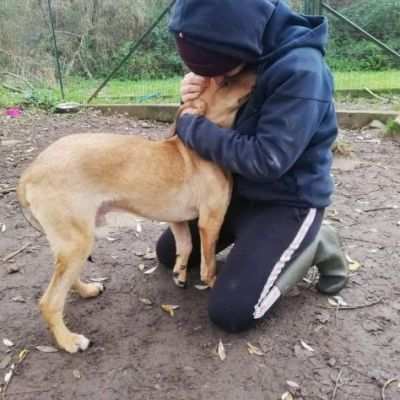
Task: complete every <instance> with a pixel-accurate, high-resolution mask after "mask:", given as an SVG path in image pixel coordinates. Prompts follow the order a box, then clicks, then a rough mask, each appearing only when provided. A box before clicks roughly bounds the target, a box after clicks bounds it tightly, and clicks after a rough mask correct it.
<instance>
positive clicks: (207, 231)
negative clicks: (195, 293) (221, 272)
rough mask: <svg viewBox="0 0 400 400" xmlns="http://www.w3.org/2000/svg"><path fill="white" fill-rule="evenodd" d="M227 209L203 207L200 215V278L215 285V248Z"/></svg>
mask: <svg viewBox="0 0 400 400" xmlns="http://www.w3.org/2000/svg"><path fill="white" fill-rule="evenodd" d="M224 216H225V210H224V209H222V208H221V209H218V210H213V211H211V210H209V209H206V208H204V209H201V210H200V215H199V234H200V241H201V265H200V278H201V281H202V282H203V283H204V284H206V285H208V286H209V287H213V286H214V283H215V280H216V277H217V270H216V260H215V249H216V244H217V240H218V236H219V232H220V230H221V226H222V223H223V221H224Z"/></svg>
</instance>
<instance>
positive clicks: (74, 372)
mask: <svg viewBox="0 0 400 400" xmlns="http://www.w3.org/2000/svg"><path fill="white" fill-rule="evenodd" d="M72 375H73V376H74V377H75V378H76V379H81V373H80V372H79V371H78V370H77V369H74V370H73V371H72Z"/></svg>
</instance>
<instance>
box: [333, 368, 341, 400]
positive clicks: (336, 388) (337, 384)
mask: <svg viewBox="0 0 400 400" xmlns="http://www.w3.org/2000/svg"><path fill="white" fill-rule="evenodd" d="M342 374H343V368H342V369H341V370H340V371H339V374H338V376H337V378H336V382H335V388H334V389H333V393H332V400H335V397H336V393H337V390H338V387H339V382H340V378H341V377H342Z"/></svg>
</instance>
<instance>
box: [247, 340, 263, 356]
mask: <svg viewBox="0 0 400 400" xmlns="http://www.w3.org/2000/svg"><path fill="white" fill-rule="evenodd" d="M247 350H248V352H249V353H250V354H254V355H255V356H263V355H264V353H263V352H262V351H261V349H259V348H258V347H256V346H253V345H252V344H251V343H247Z"/></svg>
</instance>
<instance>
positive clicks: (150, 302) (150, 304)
mask: <svg viewBox="0 0 400 400" xmlns="http://www.w3.org/2000/svg"><path fill="white" fill-rule="evenodd" d="M139 301H140V302H141V303H143V304H146V306H152V305H153V302H152V301H151V300H150V299H146V298H144V297H143V298H141V299H139Z"/></svg>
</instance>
